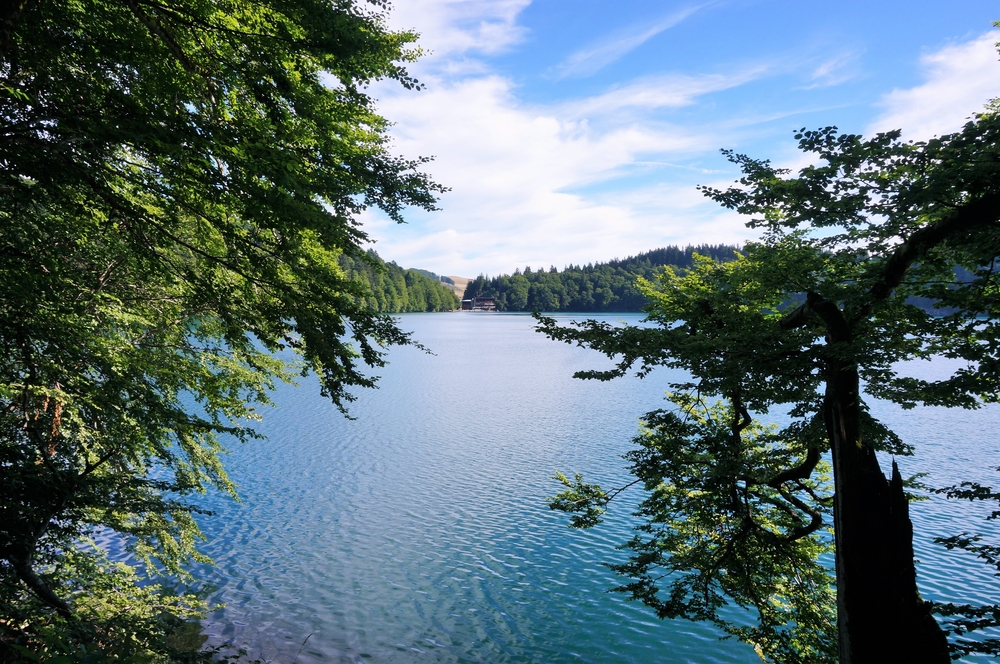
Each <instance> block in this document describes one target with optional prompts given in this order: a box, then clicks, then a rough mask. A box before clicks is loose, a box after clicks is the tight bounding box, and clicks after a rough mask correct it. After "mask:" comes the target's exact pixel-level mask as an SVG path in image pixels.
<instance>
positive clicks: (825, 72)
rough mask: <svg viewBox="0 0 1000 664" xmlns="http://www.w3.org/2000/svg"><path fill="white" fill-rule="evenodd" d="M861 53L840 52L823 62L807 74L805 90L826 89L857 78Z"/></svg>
mask: <svg viewBox="0 0 1000 664" xmlns="http://www.w3.org/2000/svg"><path fill="white" fill-rule="evenodd" d="M860 55H861V51H842V52H840V53H836V54H834V55H832V56H830V57H828V58H826V59H824V60H823V62H821V63H820V64H819V65H818V66H816V68H815V69H813V70H812V72H811V73H810V74H809V80H810V85H808V86H806V89H812V88H827V87H831V86H834V85H840V84H841V83H846V82H847V81H849V80H851V79H853V78H855V77H857V76H858V73H859V68H858V58H859V57H860Z"/></svg>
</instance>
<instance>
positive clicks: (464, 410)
mask: <svg viewBox="0 0 1000 664" xmlns="http://www.w3.org/2000/svg"><path fill="white" fill-rule="evenodd" d="M584 317H587V316H585V315H578V316H566V317H564V318H566V319H567V320H568V319H571V318H584ZM602 318H604V319H605V320H609V321H617V320H627V321H629V322H632V323H635V322H638V321H639V320H640V316H638V315H629V314H624V315H623V314H618V315H613V316H604V317H602ZM400 321H401V326H402V327H403V328H404V329H407V330H412V331H413V332H414V336H415V338H416V339H418V340H419V341H421V342H422V343H424V344H425V345H426V346H427V347H429V348H430V349H431V350H432V351H434V353H435V355H428V354H425V353H422V352H420V351H419V350H417V349H415V348H402V349H398V348H397V349H393V350H392V352H391V355H390V361H391V364H390V365H389V366H388V367H386V368H385V369H383V370H382V371H381V372H380V373H381V375H382V379H381V381H380V386H381V387H380V389H378V390H368V391H359V393H358V396H359V399H358V401H357V402H356V403H354V404H353V405H352V406H351V414H352V415H353V416H354V417H355V418H356V419H354V420H347V419H345V418H344V417H342V416H341V415H340V414H339V413H338V412H337V410H336V409H335V408H334V407H333V406H332V405H330V403H329V402H327V401H325V400H324V399H323V398H322V397H320V395H319V390H318V386H317V383H316V381H315V380H314V379H312V378H309V379H303V380H302V381H301V384H300V385H299V386H297V387H296V386H284V387H281V388H280V389H279V390H278V391H277V392H276V394H275V402H276V405H277V407H276V408H274V409H268V410H266V411H265V412H264V413H263V414H264V422H263V424H262V425H261V426H260V427H259V428H260V431H261V432H262V433H264V434H266V435H267V436H268V440H266V441H253V442H250V443H247V444H245V445H239V444H233V445H232V451H231V454H230V455H229V457H228V459H227V460H226V465H227V468H228V469H229V472H230V474H231V476H232V478H233V479H234V480H235V481H236V482H237V484H238V486H239V491H240V497H241V500H242V502H241V503H239V504H237V503H235V502H234V501H232V500H229V499H227V498H224V497H221V496H208V497H206V498H205V499H204V500H203V501H202V503H203V504H204V506H205V507H207V508H210V509H212V510H214V511H215V512H216V516H214V517H208V518H202V519H201V520H200V522H201V524H202V527H203V530H204V532H205V535H206V536H207V538H208V541H207V542H206V543H205V544H204V545H203V547H202V549H203V550H204V551H205V553H207V554H208V555H209V556H211V557H212V558H213V559H214V560H215V563H216V567H214V568H209V567H204V568H198V569H197V570H196V571H195V574H196V576H197V577H198V578H199V579H200V580H201V581H203V582H204V584H205V587H206V588H209V589H211V594H210V599H211V601H213V602H215V603H220V602H224V603H225V605H226V606H225V608H222V609H220V610H218V611H216V612H214V613H212V614H211V615H210V616H209V619H208V620H207V621H206V622H205V633H206V634H207V635H208V637H209V642H210V643H213V644H220V643H232V644H235V645H237V646H240V645H245V646H246V647H247V648H248V650H249V651H250V652H251V653H252V654H255V655H259V656H262V657H264V658H266V659H269V660H271V661H275V662H292V661H297V662H301V663H307V662H351V663H355V662H372V663H382V662H490V663H493V662H497V663H499V662H545V663H550V662H551V663H557V662H637V663H639V662H664V663H668V662H704V663H706V664H709V663H710V664H715V663H719V664H721V663H728V662H732V663H737V662H739V663H751V662H758V661H759V660H758V658H757V656H756V655H755V654H754V652H753V651H752V649H750V648H749V647H748V646H746V645H743V644H740V643H738V642H735V641H732V640H727V641H720V640H719V638H720V636H723V635H722V634H721V633H720V632H718V631H717V630H715V629H713V628H712V627H711V626H708V625H704V624H698V623H690V622H686V621H660V620H658V619H656V618H655V616H653V615H652V613H651V612H650V611H649V610H647V609H646V608H644V607H643V606H641V605H639V604H636V603H634V602H626V601H624V598H623V597H622V596H621V595H619V594H616V593H608V592H606V591H607V590H608V588H610V587H612V586H613V585H615V583H616V579H615V576H614V574H613V573H611V572H610V571H609V570H608V569H606V568H605V567H603V566H602V563H606V562H615V561H620V560H623V559H624V555H623V554H622V552H619V551H617V550H616V549H615V546H616V545H617V544H620V543H621V542H623V541H625V540H626V539H628V538H629V537H630V536H631V534H630V528H631V526H632V525H634V520H633V518H632V517H631V516H630V515H629V512H631V509H632V507H633V506H634V505H635V503H636V502H638V500H639V498H640V496H639V493H638V492H634V493H632V494H626V495H625V496H624V497H623V498H622V499H620V504H618V505H617V509H612V510H611V511H610V512H609V515H610V518H609V519H608V521H607V523H605V524H604V525H602V526H599V527H597V528H595V529H593V530H590V531H574V530H571V529H569V528H567V527H566V524H567V522H568V519H567V518H566V515H565V514H562V513H558V512H552V511H550V510H549V509H548V508H547V506H546V503H545V499H546V497H548V496H551V495H553V494H554V493H556V492H558V490H559V485H558V484H557V483H556V482H555V481H553V480H552V479H551V476H552V475H553V473H554V472H555V471H557V470H561V471H563V472H566V473H572V472H582V473H583V474H584V476H585V478H586V479H588V480H589V481H598V482H600V483H601V484H602V485H603V486H606V487H607V486H613V485H614V484H615V483H621V482H625V481H628V475H627V473H626V472H625V470H624V461H623V460H622V459H621V458H620V456H621V454H623V453H624V452H626V451H627V450H628V449H629V448H630V440H631V438H632V436H633V435H634V434H635V431H636V426H637V421H638V418H639V417H640V416H641V415H642V414H643V413H645V412H646V411H649V410H652V409H654V408H658V407H661V406H662V405H663V403H664V402H663V393H664V391H665V390H666V389H667V384H668V383H669V382H670V381H671V379H677V378H678V377H679V375H678V374H676V373H671V372H669V371H667V370H659V371H655V372H653V373H652V374H651V375H650V376H648V377H647V378H645V379H643V380H639V379H636V378H634V377H629V378H623V379H618V380H615V381H612V382H609V383H600V382H595V381H581V380H575V379H573V378H572V377H571V376H572V374H573V372H574V371H577V370H580V369H592V368H602V367H605V366H608V362H607V360H604V359H603V358H602V357H601V356H599V355H597V354H596V353H593V352H591V351H587V350H583V349H579V348H574V347H570V346H567V345H564V344H558V343H555V342H552V341H549V340H547V339H546V338H545V337H543V336H542V335H540V334H538V333H536V332H534V331H533V324H534V321H533V320H532V319H531V318H530V317H529V316H523V315H506V314H477V313H450V314H407V315H403V316H400ZM908 369H910V370H912V371H914V372H917V373H921V372H922V373H921V375H924V374H927V373H928V372H930V373H933V372H940V371H943V370H945V369H947V366H945V365H943V364H942V363H941V362H937V363H925V364H922V365H912V366H910V367H908ZM872 410H873V414H875V415H876V416H877V417H879V418H881V419H882V420H883V421H885V422H886V423H887V424H889V425H890V426H891V427H893V428H895V429H896V430H897V431H898V432H899V433H900V434H901V435H902V436H903V438H904V440H905V441H906V442H909V443H911V444H914V445H915V446H916V447H917V457H915V458H913V459H901V460H900V462H901V463H900V465H901V471H902V472H903V474H904V476H905V475H909V474H913V473H915V472H921V471H923V472H930V473H932V474H931V476H930V477H928V478H925V481H926V482H928V483H930V484H933V485H936V486H942V485H945V484H948V483H951V482H955V481H960V480H962V479H982V480H985V481H990V480H991V479H995V474H993V473H992V472H991V470H990V469H991V468H996V467H997V466H1000V451H998V446H997V444H996V440H995V439H996V436H997V431H998V425H1000V409H998V408H996V407H992V406H991V407H987V408H984V409H981V410H979V411H977V412H974V413H969V412H965V411H949V410H945V409H939V408H930V409H919V410H916V411H911V412H907V413H904V412H902V411H900V410H899V409H897V408H895V407H893V406H891V405H888V404H877V403H876V404H874V405H873V407H872ZM886 467H887V466H884V468H886ZM911 511H912V515H913V520H914V524H915V529H916V531H917V542H916V546H917V557H918V558H919V559H920V560H921V563H920V564H919V566H918V574H919V582H920V584H921V590H922V592H923V593H924V595H925V597H926V598H929V599H939V600H953V601H963V602H990V601H998V600H1000V596H998V595H1000V593H998V585H997V583H996V581H995V579H994V578H993V577H992V575H991V574H990V573H989V570H988V569H986V568H985V567H984V566H982V565H981V564H979V563H977V562H976V561H975V559H974V558H973V557H972V556H970V555H969V554H967V553H964V552H947V551H945V550H944V549H943V547H940V546H938V545H934V544H932V543H931V539H932V538H933V536H935V535H945V534H955V532H956V528H957V527H958V526H956V521H957V520H958V522H961V521H960V520H961V519H967V518H969V515H975V516H977V517H978V516H982V515H984V514H987V513H988V509H984V508H983V507H982V506H978V507H976V506H969V505H962V504H958V503H953V502H951V501H944V500H943V499H940V498H934V499H932V500H929V501H925V502H921V503H917V504H915V505H913V506H912V508H911ZM969 527H970V529H976V528H979V529H985V527H986V524H985V523H982V522H980V521H973V522H970V526H969ZM970 661H974V660H970ZM981 661H986V660H981Z"/></svg>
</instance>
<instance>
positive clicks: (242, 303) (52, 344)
mask: <svg viewBox="0 0 1000 664" xmlns="http://www.w3.org/2000/svg"><path fill="white" fill-rule="evenodd" d="M385 10H386V5H385V4H384V3H381V2H373V3H364V2H354V1H353V0H281V1H280V2H278V1H271V0H257V1H251V0H211V1H207V0H162V1H161V0H125V1H120V2H119V1H114V2H113V1H110V0H54V1H47V2H39V1H37V0H24V1H18V2H7V3H3V4H2V6H0V55H2V59H0V217H2V219H0V348H2V352H0V577H2V578H0V582H2V588H3V593H4V595H3V602H2V604H3V605H4V606H5V607H9V606H13V603H15V602H20V603H24V602H35V603H38V610H37V611H36V612H35V613H34V614H32V615H35V616H36V618H34V619H32V620H29V621H27V622H25V621H21V622H18V621H17V620H15V619H13V618H12V619H9V620H0V638H2V639H3V640H4V642H10V641H11V640H12V639H14V640H16V639H29V640H30V638H31V633H32V630H36V628H37V627H38V625H39V624H40V623H39V621H40V620H41V618H39V616H46V615H51V612H57V613H58V614H60V615H62V616H63V619H65V620H70V619H72V617H73V616H74V615H75V610H74V606H75V605H76V604H77V603H78V600H77V599H75V598H77V597H80V596H81V595H80V593H83V594H84V595H85V594H86V593H87V589H86V588H81V587H79V584H76V585H74V582H73V579H67V578H66V575H65V573H64V572H65V569H66V565H67V564H68V563H67V558H66V556H67V552H70V551H76V553H75V554H74V555H78V554H80V552H81V551H85V548H80V545H79V542H80V538H81V537H82V536H84V535H86V534H87V533H88V532H90V531H92V530H94V529H98V528H103V529H112V530H114V531H117V532H118V533H120V534H121V535H123V536H125V537H127V541H128V542H129V544H130V546H131V547H132V548H133V550H134V551H135V553H136V554H137V555H138V556H139V557H140V558H141V559H143V560H145V561H146V562H147V564H148V565H149V566H150V568H153V567H156V566H159V568H161V569H166V570H167V571H170V572H178V571H180V570H181V569H182V565H183V563H184V562H185V561H187V560H189V559H190V558H191V557H196V556H197V553H196V550H195V548H194V545H195V542H196V540H197V538H198V536H199V535H198V529H197V526H196V524H195V521H194V519H193V516H192V514H193V513H194V512H196V511H197V510H196V509H195V508H194V507H192V506H191V505H190V504H189V503H188V502H187V500H186V499H185V496H188V495H189V494H191V493H192V492H198V491H204V490H205V488H206V487H209V486H215V487H217V488H219V489H222V490H224V491H229V492H232V491H233V487H232V485H231V484H230V482H229V480H228V479H227V478H226V474H225V472H224V470H223V468H222V465H221V463H220V460H219V455H220V453H221V452H222V451H223V446H222V442H221V439H220V436H233V437H235V438H236V439H247V438H249V437H252V436H254V435H255V434H254V433H253V431H252V429H250V428H248V426H247V420H250V419H253V418H254V417H256V411H255V404H265V403H267V400H268V397H267V393H268V390H269V389H271V387H273V385H274V383H275V381H280V380H291V379H292V378H293V376H294V374H295V373H296V372H299V371H301V372H306V371H315V372H316V373H317V374H318V375H319V377H320V381H321V385H322V390H323V392H324V394H326V395H327V396H328V397H330V398H331V399H332V400H333V401H334V403H336V404H337V405H338V406H341V407H343V405H344V404H345V403H346V402H347V401H349V400H351V399H352V398H353V396H352V394H351V392H350V388H352V387H366V386H371V385H373V384H374V380H375V379H374V378H373V377H372V376H370V375H368V374H367V373H366V371H365V365H368V366H372V367H378V366H380V365H381V364H382V363H383V359H382V358H383V352H384V351H383V348H384V347H385V346H388V345H392V344H405V343H409V341H410V340H409V338H408V336H407V335H405V334H404V333H402V332H401V331H400V330H399V329H397V327H396V326H395V324H394V323H393V321H392V319H391V318H389V317H387V316H386V315H380V314H375V313H372V312H370V311H368V310H366V309H365V307H364V306H363V299H364V296H365V295H366V292H365V289H364V287H363V286H362V285H360V284H358V283H357V282H354V281H352V280H350V279H349V278H347V276H346V275H345V274H344V272H343V270H342V268H341V267H340V265H339V263H338V257H340V256H341V255H343V254H347V255H349V256H351V257H353V258H354V259H355V260H359V261H365V260H366V254H365V252H364V251H363V250H362V249H361V248H360V246H361V244H362V243H363V242H364V240H365V239H366V238H365V234H364V231H363V230H362V229H361V227H360V225H359V222H358V217H357V215H358V213H359V212H360V211H361V210H363V209H365V208H367V207H370V206H375V207H378V208H381V209H382V210H384V211H385V212H386V213H387V214H388V215H389V216H390V217H391V218H393V219H396V220H399V219H400V214H401V211H402V210H403V208H404V207H405V206H408V205H416V206H421V207H424V208H428V209H430V208H432V207H433V205H434V200H435V198H434V196H435V192H436V191H440V187H438V186H437V185H434V184H433V183H432V182H431V181H430V180H429V179H428V178H427V177H426V176H425V175H424V174H422V173H421V172H420V171H419V170H418V169H419V167H420V163H421V160H420V159H418V160H416V161H409V160H405V159H401V158H399V157H396V156H393V155H392V154H390V153H389V151H388V148H387V140H388V139H387V136H386V128H387V122H386V121H385V120H384V119H383V118H381V117H380V116H379V115H378V114H377V112H376V111H375V109H374V105H373V102H372V100H371V99H370V98H369V97H368V96H367V95H366V94H365V85H366V84H368V83H369V82H371V81H373V80H376V79H383V78H389V79H395V80H396V81H398V82H399V83H401V84H402V85H404V86H406V87H408V88H414V87H418V86H417V84H416V82H415V81H414V80H413V79H412V78H410V77H409V75H408V74H407V73H406V70H405V68H404V65H405V63H406V62H407V61H410V60H412V59H413V58H414V57H415V56H416V55H417V51H415V50H413V49H412V48H411V47H410V44H412V42H413V41H414V39H415V35H413V34H411V33H406V32H393V31H390V30H388V29H387V28H386V26H385V24H384V16H383V13H382V12H384V11H385ZM281 349H292V350H294V351H295V352H296V353H297V354H298V357H299V358H300V361H298V362H297V363H294V364H288V363H286V362H284V361H282V360H279V359H277V356H276V355H274V354H273V352H274V351H278V350H281ZM154 561H155V562H154ZM5 610H6V609H5ZM19 615H20V614H19ZM6 617H8V618H9V614H8V615H7V616H6ZM32 623H34V624H32ZM36 631H37V630H36Z"/></svg>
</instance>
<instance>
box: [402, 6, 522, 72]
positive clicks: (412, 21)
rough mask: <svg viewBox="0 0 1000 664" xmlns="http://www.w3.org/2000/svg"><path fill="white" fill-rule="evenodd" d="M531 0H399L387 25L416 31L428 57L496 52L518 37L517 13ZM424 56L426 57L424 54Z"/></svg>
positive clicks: (519, 34)
mask: <svg viewBox="0 0 1000 664" xmlns="http://www.w3.org/2000/svg"><path fill="white" fill-rule="evenodd" d="M530 4H531V0H402V1H401V2H397V3H396V4H395V5H393V8H392V11H391V12H390V14H389V21H388V22H389V26H390V27H392V28H394V29H397V30H411V29H412V30H415V31H417V32H419V33H420V42H419V43H420V46H421V47H422V48H423V49H425V50H428V51H430V52H431V59H433V60H438V59H445V58H454V57H456V56H459V55H465V54H469V53H484V54H489V53H497V52H500V51H502V50H504V49H506V48H508V47H510V46H512V45H514V44H516V43H517V42H518V41H520V40H521V39H522V38H523V36H524V30H523V29H522V28H521V27H519V26H518V25H517V23H516V21H517V15H518V14H519V13H520V12H521V10H522V9H524V8H525V7H527V6H528V5H530ZM425 60H426V58H425Z"/></svg>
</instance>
